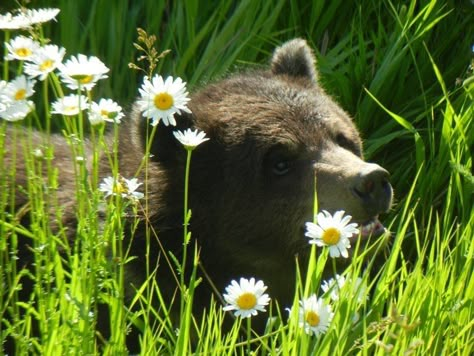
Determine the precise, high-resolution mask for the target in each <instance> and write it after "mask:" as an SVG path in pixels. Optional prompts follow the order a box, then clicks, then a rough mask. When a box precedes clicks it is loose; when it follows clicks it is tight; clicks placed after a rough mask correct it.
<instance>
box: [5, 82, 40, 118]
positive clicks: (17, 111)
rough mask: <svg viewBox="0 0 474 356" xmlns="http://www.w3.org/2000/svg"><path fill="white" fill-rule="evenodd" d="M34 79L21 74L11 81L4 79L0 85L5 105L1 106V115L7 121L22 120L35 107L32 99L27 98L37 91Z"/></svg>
mask: <svg viewBox="0 0 474 356" xmlns="http://www.w3.org/2000/svg"><path fill="white" fill-rule="evenodd" d="M34 85H35V81H34V80H28V79H27V78H26V77H25V76H24V75H20V76H18V77H16V78H15V79H13V80H12V81H11V82H9V83H6V82H4V81H2V85H0V88H1V89H0V100H1V101H2V103H3V105H2V107H1V108H0V117H1V118H3V119H5V120H7V121H18V120H22V119H24V118H25V117H26V115H28V114H29V113H30V112H31V111H32V110H33V109H34V107H35V105H34V103H33V102H32V101H31V100H27V99H28V98H29V97H30V96H32V95H33V93H34V92H35V91H34V89H33V87H34Z"/></svg>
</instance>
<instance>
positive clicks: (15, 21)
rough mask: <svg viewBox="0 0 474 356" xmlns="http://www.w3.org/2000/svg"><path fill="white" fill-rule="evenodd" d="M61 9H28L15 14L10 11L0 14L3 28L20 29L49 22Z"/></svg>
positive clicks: (1, 27) (0, 24)
mask: <svg viewBox="0 0 474 356" xmlns="http://www.w3.org/2000/svg"><path fill="white" fill-rule="evenodd" d="M58 13H59V9H27V10H24V11H20V12H18V14H16V15H13V14H12V13H10V12H8V13H6V14H5V15H0V29H1V30H18V29H23V28H28V27H31V26H32V25H35V24H39V23H44V22H48V21H50V20H53V19H55V18H56V16H57V15H58Z"/></svg>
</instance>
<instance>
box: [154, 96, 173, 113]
mask: <svg viewBox="0 0 474 356" xmlns="http://www.w3.org/2000/svg"><path fill="white" fill-rule="evenodd" d="M153 102H154V104H155V106H156V107H157V108H158V109H160V110H168V109H170V108H171V107H172V106H173V104H174V100H173V97H172V96H171V95H170V94H168V93H159V94H157V95H155V99H154V100H153Z"/></svg>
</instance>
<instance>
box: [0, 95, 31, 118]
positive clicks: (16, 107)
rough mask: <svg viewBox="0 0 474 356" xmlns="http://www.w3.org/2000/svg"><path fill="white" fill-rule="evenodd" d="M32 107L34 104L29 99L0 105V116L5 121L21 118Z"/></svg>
mask: <svg viewBox="0 0 474 356" xmlns="http://www.w3.org/2000/svg"><path fill="white" fill-rule="evenodd" d="M34 108H35V104H34V103H33V102H32V101H31V100H23V101H19V102H13V103H9V104H8V105H0V117H1V118H2V119H4V120H7V121H19V120H23V119H24V118H25V117H26V115H28V114H29V113H30V112H32V111H33V110H34Z"/></svg>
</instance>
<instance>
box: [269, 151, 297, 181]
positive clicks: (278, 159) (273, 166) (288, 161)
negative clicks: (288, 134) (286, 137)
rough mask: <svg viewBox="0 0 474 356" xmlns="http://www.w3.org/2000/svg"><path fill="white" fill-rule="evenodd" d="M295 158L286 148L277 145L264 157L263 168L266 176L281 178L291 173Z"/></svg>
mask: <svg viewBox="0 0 474 356" xmlns="http://www.w3.org/2000/svg"><path fill="white" fill-rule="evenodd" d="M295 159H296V156H295V155H294V154H292V153H291V152H290V151H289V150H288V148H287V147H285V146H283V145H278V146H276V147H273V148H271V149H270V150H269V151H268V152H267V154H266V155H265V160H264V168H265V171H266V172H267V174H270V175H273V176H278V177H282V176H284V175H286V174H288V173H289V172H291V171H292V169H293V166H294V164H295Z"/></svg>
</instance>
